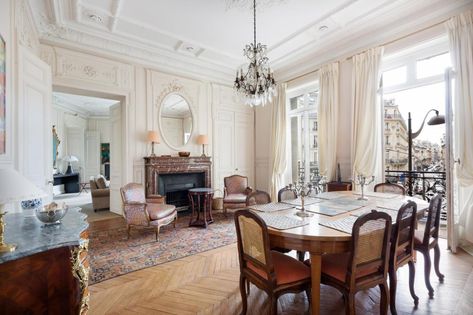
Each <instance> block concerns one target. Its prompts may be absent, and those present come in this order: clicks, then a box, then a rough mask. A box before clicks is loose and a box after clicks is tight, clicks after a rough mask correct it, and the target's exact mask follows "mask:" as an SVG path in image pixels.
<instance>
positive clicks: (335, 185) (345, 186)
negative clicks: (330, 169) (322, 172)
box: [327, 182, 352, 191]
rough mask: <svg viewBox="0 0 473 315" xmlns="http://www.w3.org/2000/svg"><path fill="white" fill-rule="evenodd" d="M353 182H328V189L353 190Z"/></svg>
mask: <svg viewBox="0 0 473 315" xmlns="http://www.w3.org/2000/svg"><path fill="white" fill-rule="evenodd" d="M351 187H352V186H351V182H330V183H327V191H349V190H351V189H352V188H351Z"/></svg>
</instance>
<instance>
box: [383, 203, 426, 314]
mask: <svg viewBox="0 0 473 315" xmlns="http://www.w3.org/2000/svg"><path fill="white" fill-rule="evenodd" d="M416 214H417V204H416V203H415V202H413V201H408V202H407V203H405V204H403V205H402V206H401V208H399V211H398V212H397V218H396V224H395V225H394V229H393V231H392V235H391V252H390V255H389V293H390V308H391V314H397V310H396V289H397V274H396V272H397V270H398V269H399V268H400V267H402V266H404V265H406V264H408V265H409V292H410V293H411V296H412V299H413V300H414V305H415V306H417V305H418V304H419V298H418V297H417V295H416V294H415V291H414V279H415V272H416V271H415V265H414V231H415V228H416V221H417V220H416Z"/></svg>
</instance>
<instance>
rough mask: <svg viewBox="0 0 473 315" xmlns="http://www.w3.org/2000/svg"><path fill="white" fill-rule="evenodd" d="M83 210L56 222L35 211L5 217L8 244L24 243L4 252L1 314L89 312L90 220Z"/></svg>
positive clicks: (0, 265)
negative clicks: (40, 217)
mask: <svg viewBox="0 0 473 315" xmlns="http://www.w3.org/2000/svg"><path fill="white" fill-rule="evenodd" d="M78 210H79V209H78V208H72V209H69V213H67V214H66V216H65V217H64V218H63V220H62V223H61V224H58V225H51V226H44V225H43V223H41V222H40V221H39V220H38V219H37V218H36V217H35V216H34V215H32V216H31V215H29V216H25V215H24V214H23V213H14V214H8V215H6V216H5V220H6V230H5V237H6V242H7V243H16V244H17V245H18V247H17V249H16V251H14V252H11V253H4V254H0V279H1V281H0V314H74V315H76V314H87V311H88V308H89V289H88V276H89V262H88V257H87V249H88V233H87V227H88V224H87V223H86V222H85V221H84V220H85V218H86V215H84V214H82V213H79V212H78Z"/></svg>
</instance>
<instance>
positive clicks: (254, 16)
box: [253, 0, 256, 51]
mask: <svg viewBox="0 0 473 315" xmlns="http://www.w3.org/2000/svg"><path fill="white" fill-rule="evenodd" d="M253 43H254V45H255V47H254V48H255V51H256V0H253Z"/></svg>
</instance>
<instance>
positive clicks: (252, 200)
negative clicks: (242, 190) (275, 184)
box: [246, 190, 271, 207]
mask: <svg viewBox="0 0 473 315" xmlns="http://www.w3.org/2000/svg"><path fill="white" fill-rule="evenodd" d="M270 202H271V197H270V196H269V194H268V193H267V192H265V191H262V190H257V191H254V192H252V193H251V194H249V195H248V196H247V197H246V206H247V207H249V206H253V205H263V204H266V203H270Z"/></svg>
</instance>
